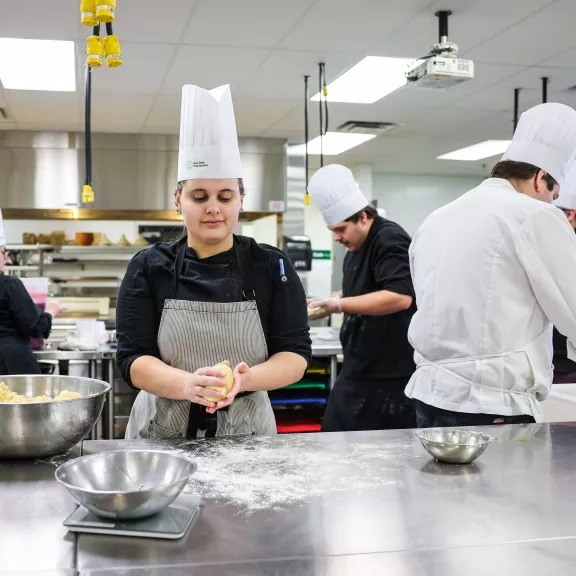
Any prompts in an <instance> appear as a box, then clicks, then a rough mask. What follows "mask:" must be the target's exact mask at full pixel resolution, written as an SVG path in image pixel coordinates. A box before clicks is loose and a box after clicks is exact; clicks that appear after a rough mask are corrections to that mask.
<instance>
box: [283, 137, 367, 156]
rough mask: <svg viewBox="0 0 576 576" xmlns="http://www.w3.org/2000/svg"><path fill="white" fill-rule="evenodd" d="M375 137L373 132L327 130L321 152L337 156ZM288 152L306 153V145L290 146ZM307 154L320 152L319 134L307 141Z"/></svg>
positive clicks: (295, 153)
mask: <svg viewBox="0 0 576 576" xmlns="http://www.w3.org/2000/svg"><path fill="white" fill-rule="evenodd" d="M372 138H376V135H375V134H348V133H346V132H328V133H327V134H326V136H324V142H323V144H322V152H323V153H324V155H325V156H338V154H342V152H346V150H350V148H354V147H355V146H359V145H360V144H363V143H364V142H368V140H372ZM288 153H289V154H294V155H303V154H306V146H305V145H304V144H299V145H298V146H290V147H289V148H288ZM308 154H315V155H319V154H320V136H318V137H316V138H314V140H310V141H309V142H308Z"/></svg>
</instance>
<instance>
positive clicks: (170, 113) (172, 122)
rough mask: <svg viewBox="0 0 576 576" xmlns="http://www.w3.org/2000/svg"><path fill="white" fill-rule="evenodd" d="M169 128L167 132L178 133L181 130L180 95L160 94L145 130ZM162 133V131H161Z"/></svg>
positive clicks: (152, 130)
mask: <svg viewBox="0 0 576 576" xmlns="http://www.w3.org/2000/svg"><path fill="white" fill-rule="evenodd" d="M159 128H160V129H168V132H165V133H166V134H178V131H179V130H180V96H176V95H173V96H163V95H161V96H158V97H157V98H156V100H155V101H154V104H153V106H152V108H151V110H150V114H149V115H148V118H147V120H146V126H145V131H146V132H151V133H154V130H155V129H159ZM161 133H162V132H161Z"/></svg>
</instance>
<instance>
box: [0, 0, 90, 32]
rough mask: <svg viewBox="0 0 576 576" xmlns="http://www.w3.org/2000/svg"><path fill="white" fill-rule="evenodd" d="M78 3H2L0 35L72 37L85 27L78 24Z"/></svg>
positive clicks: (31, 0) (36, 0) (20, 0)
mask: <svg viewBox="0 0 576 576" xmlns="http://www.w3.org/2000/svg"><path fill="white" fill-rule="evenodd" d="M79 8H80V2H78V3H77V2H70V0H50V1H49V2H45V1H43V0H26V1H23V0H17V1H16V2H4V5H3V6H2V15H1V17H0V37H2V38H31V39H40V40H45V39H46V40H73V39H75V38H79V37H81V36H82V34H83V31H84V30H89V29H88V28H86V27H85V26H82V24H81V23H80V10H79Z"/></svg>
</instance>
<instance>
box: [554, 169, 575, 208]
mask: <svg viewBox="0 0 576 576" xmlns="http://www.w3.org/2000/svg"><path fill="white" fill-rule="evenodd" d="M554 205H555V206H558V208H564V209H565V210H576V162H575V163H574V164H572V168H570V171H569V172H568V175H567V176H566V180H565V181H564V188H561V189H560V195H559V196H558V200H555V201H554Z"/></svg>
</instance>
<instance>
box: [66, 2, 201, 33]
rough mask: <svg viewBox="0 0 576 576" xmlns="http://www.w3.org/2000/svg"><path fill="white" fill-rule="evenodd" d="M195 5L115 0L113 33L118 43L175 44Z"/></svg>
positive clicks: (191, 3)
mask: <svg viewBox="0 0 576 576" xmlns="http://www.w3.org/2000/svg"><path fill="white" fill-rule="evenodd" d="M68 1H69V0H68ZM196 7H197V1H195V0H168V2H158V0H119V2H118V8H117V10H116V20H115V22H114V33H115V34H117V35H118V37H119V39H120V44H122V42H145V43H147V44H157V43H174V44H175V43H177V42H178V41H179V40H180V37H181V36H182V34H183V33H184V30H185V29H186V25H187V24H188V20H189V18H190V15H191V14H192V13H193V11H194V10H195V8H196Z"/></svg>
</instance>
